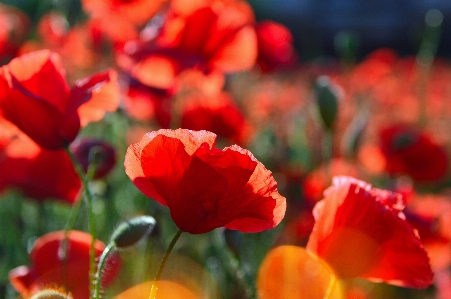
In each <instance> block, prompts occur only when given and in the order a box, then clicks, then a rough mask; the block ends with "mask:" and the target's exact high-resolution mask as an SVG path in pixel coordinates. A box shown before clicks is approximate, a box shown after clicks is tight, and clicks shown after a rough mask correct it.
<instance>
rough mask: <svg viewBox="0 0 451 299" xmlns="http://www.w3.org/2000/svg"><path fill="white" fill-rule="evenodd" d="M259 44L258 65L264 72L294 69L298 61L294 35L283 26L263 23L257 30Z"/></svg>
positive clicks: (267, 22) (271, 22)
mask: <svg viewBox="0 0 451 299" xmlns="http://www.w3.org/2000/svg"><path fill="white" fill-rule="evenodd" d="M255 30H256V32H257V42H258V58H257V63H258V65H259V66H260V68H261V70H262V71H263V72H268V71H273V70H278V69H285V68H289V67H292V66H293V65H294V63H295V62H296V60H297V54H296V50H295V49H294V46H293V35H292V34H291V32H290V30H289V29H288V28H287V27H285V26H284V25H282V24H279V23H276V22H274V21H262V22H260V23H258V24H257V26H256V28H255Z"/></svg>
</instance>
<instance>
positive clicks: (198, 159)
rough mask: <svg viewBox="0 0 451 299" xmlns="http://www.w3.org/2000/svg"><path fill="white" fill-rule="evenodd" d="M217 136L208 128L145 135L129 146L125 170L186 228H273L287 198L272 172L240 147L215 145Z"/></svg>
mask: <svg viewBox="0 0 451 299" xmlns="http://www.w3.org/2000/svg"><path fill="white" fill-rule="evenodd" d="M215 139H216V135H215V134H213V133H211V132H208V131H190V130H184V129H178V130H175V131H172V130H159V131H156V132H150V133H147V134H146V135H145V136H144V137H143V139H142V140H141V141H140V142H139V143H136V144H132V145H131V146H130V147H129V148H128V150H127V153H126V156H125V171H126V173H127V175H128V176H129V177H130V179H131V180H132V181H133V183H134V184H135V186H137V187H138V189H140V190H141V192H143V193H144V194H145V195H147V196H149V197H151V198H153V199H155V200H156V201H158V202H159V203H161V204H162V205H165V206H167V207H169V211H170V213H171V216H172V219H173V220H174V222H175V224H176V225H177V226H178V227H179V228H180V229H181V230H183V231H185V232H189V233H191V234H201V233H205V232H208V231H211V230H213V229H215V228H218V227H223V226H225V227H226V228H229V229H235V230H239V231H243V232H259V231H263V230H266V229H271V228H273V227H275V226H276V225H277V224H278V223H279V222H280V221H281V220H282V218H283V217H284V214H285V209H286V201H285V198H284V197H282V196H281V195H280V194H279V193H278V192H277V183H276V181H275V180H274V178H273V177H272V175H271V172H270V171H268V170H267V169H266V168H265V167H264V166H263V164H261V163H260V162H258V161H257V160H256V159H255V158H254V156H253V155H252V154H251V153H250V152H249V151H248V150H245V149H242V148H241V147H239V146H237V145H233V146H231V147H227V148H225V149H223V150H220V149H216V148H213V145H214V143H215Z"/></svg>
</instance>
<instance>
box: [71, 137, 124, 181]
mask: <svg viewBox="0 0 451 299" xmlns="http://www.w3.org/2000/svg"><path fill="white" fill-rule="evenodd" d="M71 150H72V151H73V152H74V154H75V156H76V157H77V160H78V162H79V163H80V164H81V165H82V166H83V170H84V171H85V172H87V171H88V168H89V166H90V165H94V166H95V173H94V178H96V179H98V178H102V177H104V176H105V175H107V174H108V173H109V172H110V170H111V169H112V168H113V167H114V165H115V163H116V152H115V149H114V147H113V146H112V145H111V144H109V143H107V142H105V141H102V140H96V139H83V140H80V141H78V142H74V143H73V144H72V145H71Z"/></svg>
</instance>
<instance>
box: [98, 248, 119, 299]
mask: <svg viewBox="0 0 451 299" xmlns="http://www.w3.org/2000/svg"><path fill="white" fill-rule="evenodd" d="M114 247H115V245H114V242H111V243H110V244H108V246H107V247H106V248H105V250H104V251H103V252H102V255H101V256H100V261H99V267H98V268H97V273H96V276H95V277H96V281H95V289H94V296H93V298H94V299H100V287H101V285H102V273H103V268H104V267H105V263H106V261H107V259H108V256H109V254H110V252H111V250H112V249H114Z"/></svg>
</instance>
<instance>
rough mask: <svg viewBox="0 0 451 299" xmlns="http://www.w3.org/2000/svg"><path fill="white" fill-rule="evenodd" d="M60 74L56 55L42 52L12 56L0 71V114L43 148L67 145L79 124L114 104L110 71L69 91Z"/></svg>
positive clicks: (116, 99)
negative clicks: (13, 57)
mask: <svg viewBox="0 0 451 299" xmlns="http://www.w3.org/2000/svg"><path fill="white" fill-rule="evenodd" d="M64 75H65V72H64V69H63V68H62V66H61V58H60V56H59V55H58V54H56V53H54V52H50V51H48V50H42V51H36V52H32V53H29V54H26V55H23V56H20V57H18V58H15V59H13V60H12V61H11V62H10V63H9V64H7V65H6V66H3V67H2V69H1V76H0V113H2V114H3V116H4V117H5V118H6V119H7V120H9V121H11V122H12V123H14V124H15V125H16V126H17V127H18V128H19V129H21V130H22V131H23V132H24V133H25V134H27V135H28V136H29V137H30V138H31V139H33V140H34V141H35V142H36V143H37V144H39V145H40V146H41V147H43V148H46V149H61V148H63V147H65V146H67V145H68V144H69V143H70V142H72V141H73V140H74V139H75V137H76V136H77V134H78V131H79V130H80V122H81V121H83V120H84V119H85V120H86V119H87V120H98V119H99V109H100V112H101V113H100V114H101V115H102V116H103V113H104V112H105V110H106V109H108V110H111V108H113V107H117V105H118V103H119V95H118V88H116V86H117V82H116V73H115V72H114V71H113V70H107V71H104V72H101V73H97V74H94V75H92V76H90V77H87V78H84V79H81V80H79V81H77V82H76V83H75V86H74V87H72V88H69V86H68V84H67V82H66V80H65V78H64ZM103 93H107V95H108V96H107V97H106V96H105V95H104V94H103ZM99 106H100V107H99ZM101 107H103V108H104V110H102V109H101ZM83 109H86V111H82V110H83ZM93 111H95V112H96V113H94V115H92V114H91V113H90V112H93ZM88 112H89V113H88Z"/></svg>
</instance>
